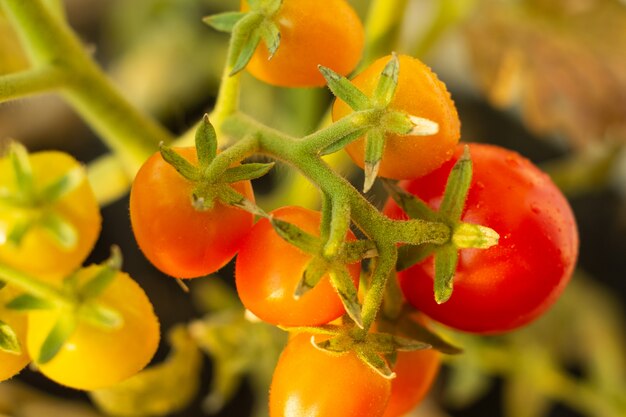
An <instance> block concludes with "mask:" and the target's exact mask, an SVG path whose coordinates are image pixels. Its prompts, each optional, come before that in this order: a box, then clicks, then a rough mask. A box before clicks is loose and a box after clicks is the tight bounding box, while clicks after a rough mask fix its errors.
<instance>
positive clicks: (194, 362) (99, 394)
mask: <svg viewBox="0 0 626 417" xmlns="http://www.w3.org/2000/svg"><path fill="white" fill-rule="evenodd" d="M169 341H170V345H171V346H172V353H170V355H169V356H168V358H167V359H166V360H165V361H164V362H162V363H160V364H157V365H154V366H152V367H149V368H146V369H145V370H143V371H141V372H139V373H138V374H137V375H135V376H133V377H131V378H130V379H127V380H126V381H123V382H121V383H119V384H117V385H115V386H113V387H111V388H106V389H101V390H97V391H92V392H90V393H89V396H90V397H91V399H92V400H93V401H94V403H95V404H96V405H97V406H98V407H99V408H100V409H101V410H102V411H104V412H105V413H107V414H110V415H115V416H120V417H144V416H145V417H147V416H165V415H168V414H171V413H174V412H177V411H179V410H182V409H184V408H185V407H186V406H187V405H188V404H189V403H190V402H191V400H192V399H193V398H194V397H195V395H196V392H197V390H198V386H199V382H200V372H201V370H202V354H201V353H200V350H199V349H198V347H197V346H196V344H195V343H194V341H193V339H192V338H191V337H190V336H189V333H188V332H187V330H186V329H185V328H184V327H183V326H178V327H174V328H173V329H172V330H171V331H170V334H169Z"/></svg>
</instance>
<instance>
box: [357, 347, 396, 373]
mask: <svg viewBox="0 0 626 417" xmlns="http://www.w3.org/2000/svg"><path fill="white" fill-rule="evenodd" d="M356 355H357V356H358V357H359V359H361V361H363V363H365V364H366V365H367V366H369V367H370V368H372V369H373V370H374V371H376V373H377V374H379V375H380V376H382V377H383V378H385V379H393V378H395V376H396V374H395V372H393V371H392V370H391V368H389V364H388V363H387V361H385V360H384V359H383V358H382V357H381V356H380V355H378V354H377V353H376V352H373V351H372V350H370V349H368V348H365V347H363V348H359V349H357V350H356Z"/></svg>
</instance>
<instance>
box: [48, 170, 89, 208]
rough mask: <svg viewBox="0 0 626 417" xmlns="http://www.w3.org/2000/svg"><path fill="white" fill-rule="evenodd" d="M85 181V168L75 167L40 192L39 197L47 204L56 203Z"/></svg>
mask: <svg viewBox="0 0 626 417" xmlns="http://www.w3.org/2000/svg"><path fill="white" fill-rule="evenodd" d="M86 179H87V177H86V174H85V168H84V167H82V166H78V167H75V168H73V169H71V170H69V171H68V172H66V173H65V174H64V175H62V176H61V177H59V178H57V179H55V180H54V181H53V182H52V183H50V184H48V185H47V186H46V187H45V188H44V189H43V190H42V191H41V195H40V196H41V198H42V199H43V200H44V201H46V202H48V203H51V202H54V201H58V200H60V199H61V198H63V196H65V195H67V194H69V193H71V192H72V191H74V190H75V189H76V188H78V186H79V185H81V184H82V183H83V182H84V181H86Z"/></svg>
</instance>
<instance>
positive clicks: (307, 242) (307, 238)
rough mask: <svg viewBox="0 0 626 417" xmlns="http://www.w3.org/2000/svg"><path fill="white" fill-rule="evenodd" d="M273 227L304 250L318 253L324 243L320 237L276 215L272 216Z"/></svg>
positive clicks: (281, 235) (288, 240)
mask: <svg viewBox="0 0 626 417" xmlns="http://www.w3.org/2000/svg"><path fill="white" fill-rule="evenodd" d="M270 222H271V223H272V227H274V230H275V231H276V233H277V234H278V236H280V237H281V238H283V239H284V240H286V241H287V242H289V243H291V244H292V245H294V246H295V247H297V248H299V249H301V250H302V251H303V252H306V253H309V254H312V255H316V254H317V253H319V251H320V249H321V245H322V243H321V242H320V239H319V238H317V237H315V236H313V235H311V234H309V233H307V232H305V231H304V230H302V229H301V228H299V227H298V226H296V225H295V224H292V223H289V222H286V221H284V220H281V219H277V218H275V217H271V218H270Z"/></svg>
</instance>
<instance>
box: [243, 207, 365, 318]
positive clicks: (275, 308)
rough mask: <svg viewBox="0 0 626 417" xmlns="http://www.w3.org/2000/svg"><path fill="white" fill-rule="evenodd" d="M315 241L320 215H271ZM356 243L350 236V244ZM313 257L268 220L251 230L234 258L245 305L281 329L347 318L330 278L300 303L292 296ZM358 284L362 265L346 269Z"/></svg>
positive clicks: (287, 210)
mask: <svg viewBox="0 0 626 417" xmlns="http://www.w3.org/2000/svg"><path fill="white" fill-rule="evenodd" d="M272 215H273V216H274V217H276V218H278V219H281V220H284V221H287V222H290V223H293V224H295V225H297V226H299V227H300V228H302V229H303V230H304V231H306V232H307V233H310V234H312V235H315V236H319V227H320V222H321V214H320V213H319V212H316V211H312V210H308V209H305V208H302V207H282V208H280V209H278V210H275V211H274V212H272ZM355 239H356V238H355V237H354V235H353V234H352V233H351V232H350V233H349V234H348V240H355ZM311 258H312V255H310V254H308V253H304V252H303V251H301V250H300V249H298V248H297V247H295V246H293V245H291V244H290V243H288V242H287V241H285V240H284V239H283V238H281V237H280V236H279V235H278V234H277V233H276V232H275V231H274V228H273V227H272V225H271V223H270V222H269V220H267V219H261V220H260V221H259V222H258V223H257V224H255V225H254V227H253V228H252V230H251V231H250V234H249V235H248V237H247V238H246V240H245V242H244V243H243V245H242V246H241V249H240V251H239V255H237V264H236V268H235V278H236V283H237V292H238V293H239V298H241V302H242V303H243V305H244V306H245V307H246V308H247V309H248V310H250V311H251V312H252V313H254V314H255V315H256V316H258V317H259V318H261V319H262V320H265V321H267V322H269V323H274V324H278V325H283V326H316V325H320V324H324V323H328V322H330V321H332V320H334V319H336V318H338V317H339V316H341V315H342V314H344V313H345V310H344V308H343V304H342V303H341V300H340V299H339V296H338V295H337V293H336V292H335V290H334V288H333V287H332V285H331V283H330V279H329V277H328V275H326V276H324V277H323V278H322V280H321V281H320V282H319V284H317V285H316V286H315V288H313V289H312V290H310V291H309V292H307V293H306V294H304V295H303V296H302V297H300V298H299V299H296V298H294V296H293V293H294V291H295V289H296V286H297V284H298V282H299V281H300V279H301V278H302V274H303V273H304V270H305V268H306V266H307V265H308V263H309V261H310V260H311ZM348 267H349V270H350V274H351V275H352V279H353V280H354V284H355V285H357V284H358V279H359V273H360V265H359V264H358V263H355V264H352V265H349V266H348Z"/></svg>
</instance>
